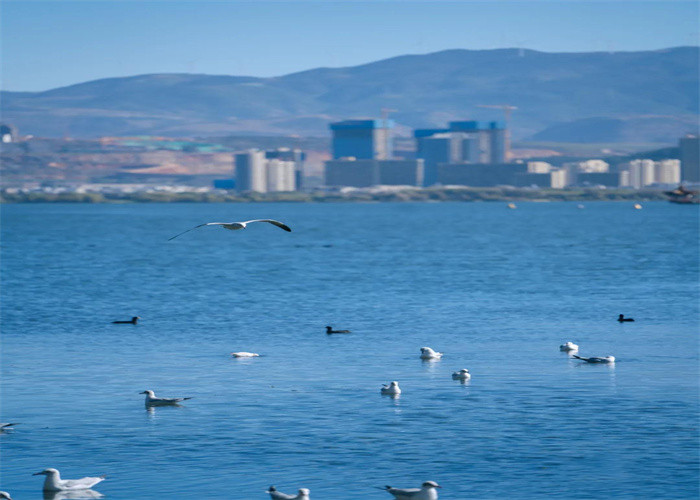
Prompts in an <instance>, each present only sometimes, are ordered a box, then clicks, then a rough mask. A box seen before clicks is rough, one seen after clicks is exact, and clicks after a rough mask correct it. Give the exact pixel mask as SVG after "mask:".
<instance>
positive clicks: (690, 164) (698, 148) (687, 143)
mask: <svg viewBox="0 0 700 500" xmlns="http://www.w3.org/2000/svg"><path fill="white" fill-rule="evenodd" d="M678 146H679V148H680V150H681V180H682V181H685V182H700V137H698V136H697V135H692V134H688V135H687V136H685V137H683V138H682V139H681V140H680V141H679V144H678Z"/></svg>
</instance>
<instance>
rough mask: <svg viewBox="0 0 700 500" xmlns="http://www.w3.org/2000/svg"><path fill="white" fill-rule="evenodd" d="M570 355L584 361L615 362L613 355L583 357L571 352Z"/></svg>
mask: <svg viewBox="0 0 700 500" xmlns="http://www.w3.org/2000/svg"><path fill="white" fill-rule="evenodd" d="M572 356H573V357H574V358H576V359H580V360H581V361H585V362H586V363H614V362H615V356H605V357H602V358H597V357H593V358H584V357H582V356H577V355H576V354H572Z"/></svg>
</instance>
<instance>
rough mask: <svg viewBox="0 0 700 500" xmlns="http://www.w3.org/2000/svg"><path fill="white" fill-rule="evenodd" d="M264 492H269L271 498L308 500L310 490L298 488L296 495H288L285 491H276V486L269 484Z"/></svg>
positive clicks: (274, 499)
mask: <svg viewBox="0 0 700 500" xmlns="http://www.w3.org/2000/svg"><path fill="white" fill-rule="evenodd" d="M265 493H269V494H270V498H272V499H273V500H309V498H310V497H309V495H310V494H311V492H310V491H309V490H307V489H306V488H300V489H299V493H297V494H296V495H288V494H287V493H282V492H281V491H277V488H275V487H274V486H270V489H268V490H267V491H266V492H265Z"/></svg>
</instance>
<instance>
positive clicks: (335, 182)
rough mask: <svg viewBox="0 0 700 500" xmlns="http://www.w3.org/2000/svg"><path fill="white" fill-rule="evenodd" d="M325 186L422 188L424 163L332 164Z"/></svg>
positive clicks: (380, 161)
mask: <svg viewBox="0 0 700 500" xmlns="http://www.w3.org/2000/svg"><path fill="white" fill-rule="evenodd" d="M325 166H326V168H325V185H326V186H352V187H371V186H377V185H386V186H422V185H423V160H355V159H347V160H331V161H327V162H326V165H325Z"/></svg>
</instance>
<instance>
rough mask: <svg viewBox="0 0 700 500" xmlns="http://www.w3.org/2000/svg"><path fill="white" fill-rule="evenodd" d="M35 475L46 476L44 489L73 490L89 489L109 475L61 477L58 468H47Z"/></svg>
mask: <svg viewBox="0 0 700 500" xmlns="http://www.w3.org/2000/svg"><path fill="white" fill-rule="evenodd" d="M32 475H33V476H46V479H44V491H73V490H87V489H90V488H92V487H93V486H95V485H96V484H97V483H100V482H102V481H104V480H105V477H107V476H100V477H84V478H82V479H61V474H60V473H59V472H58V470H56V469H45V470H42V471H41V472H37V473H36V474H32Z"/></svg>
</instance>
